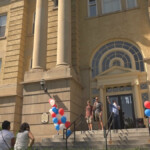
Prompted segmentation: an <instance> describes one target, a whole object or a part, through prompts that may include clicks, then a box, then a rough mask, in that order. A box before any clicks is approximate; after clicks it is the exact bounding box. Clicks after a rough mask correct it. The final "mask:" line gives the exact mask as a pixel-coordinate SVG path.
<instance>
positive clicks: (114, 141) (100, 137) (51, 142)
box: [34, 128, 150, 150]
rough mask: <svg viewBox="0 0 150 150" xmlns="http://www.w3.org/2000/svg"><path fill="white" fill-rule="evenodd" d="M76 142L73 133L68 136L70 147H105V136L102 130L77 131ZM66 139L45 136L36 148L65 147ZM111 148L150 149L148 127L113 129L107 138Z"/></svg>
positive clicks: (95, 148)
mask: <svg viewBox="0 0 150 150" xmlns="http://www.w3.org/2000/svg"><path fill="white" fill-rule="evenodd" d="M75 134H76V138H75V142H74V137H73V134H72V135H71V136H70V137H69V138H68V148H69V149H90V150H91V149H93V150H97V149H99V150H100V149H105V138H104V133H103V131H102V130H94V131H85V132H82V134H81V132H80V131H77V132H76V133H75ZM65 144H66V141H65V140H64V139H63V136H62V135H55V136H53V138H44V139H42V141H41V142H40V143H36V144H35V145H34V148H35V149H37V150H42V149H43V150H44V149H53V148H55V149H56V150H57V149H62V150H63V149H65ZM107 144H108V148H109V149H129V148H145V150H146V148H147V149H150V136H149V132H148V128H138V129H123V130H118V131H117V132H116V131H112V130H111V138H110V134H109V135H108V138H107Z"/></svg>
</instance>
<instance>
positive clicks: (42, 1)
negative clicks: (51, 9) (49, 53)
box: [32, 0, 48, 69]
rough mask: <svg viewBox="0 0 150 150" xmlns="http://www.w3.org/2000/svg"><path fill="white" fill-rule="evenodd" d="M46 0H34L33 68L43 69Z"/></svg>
mask: <svg viewBox="0 0 150 150" xmlns="http://www.w3.org/2000/svg"><path fill="white" fill-rule="evenodd" d="M47 23H48V0H36V17H35V33H34V46H33V63H32V68H33V69H42V68H43V69H44V68H45V66H46V63H45V62H46V49H47Z"/></svg>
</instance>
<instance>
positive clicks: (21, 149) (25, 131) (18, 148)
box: [14, 123, 34, 150]
mask: <svg viewBox="0 0 150 150" xmlns="http://www.w3.org/2000/svg"><path fill="white" fill-rule="evenodd" d="M30 140H31V142H30ZM29 143H30V144H29ZM33 143H34V136H33V134H32V133H31V131H30V126H29V124H28V123H23V124H22V125H21V127H20V130H19V132H18V134H17V137H16V143H15V146H14V148H15V150H26V149H28V145H29V147H31V146H32V145H33Z"/></svg>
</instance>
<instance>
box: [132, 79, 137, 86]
mask: <svg viewBox="0 0 150 150" xmlns="http://www.w3.org/2000/svg"><path fill="white" fill-rule="evenodd" d="M131 85H132V86H135V85H139V80H138V79H134V80H133V81H132V82H131Z"/></svg>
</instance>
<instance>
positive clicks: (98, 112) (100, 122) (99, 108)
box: [93, 97, 103, 130]
mask: <svg viewBox="0 0 150 150" xmlns="http://www.w3.org/2000/svg"><path fill="white" fill-rule="evenodd" d="M93 109H94V110H95V119H96V121H97V122H98V128H99V129H100V126H101V129H102V130H103V119H102V103H101V102H99V101H98V97H96V98H95V103H94V108H93Z"/></svg>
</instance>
